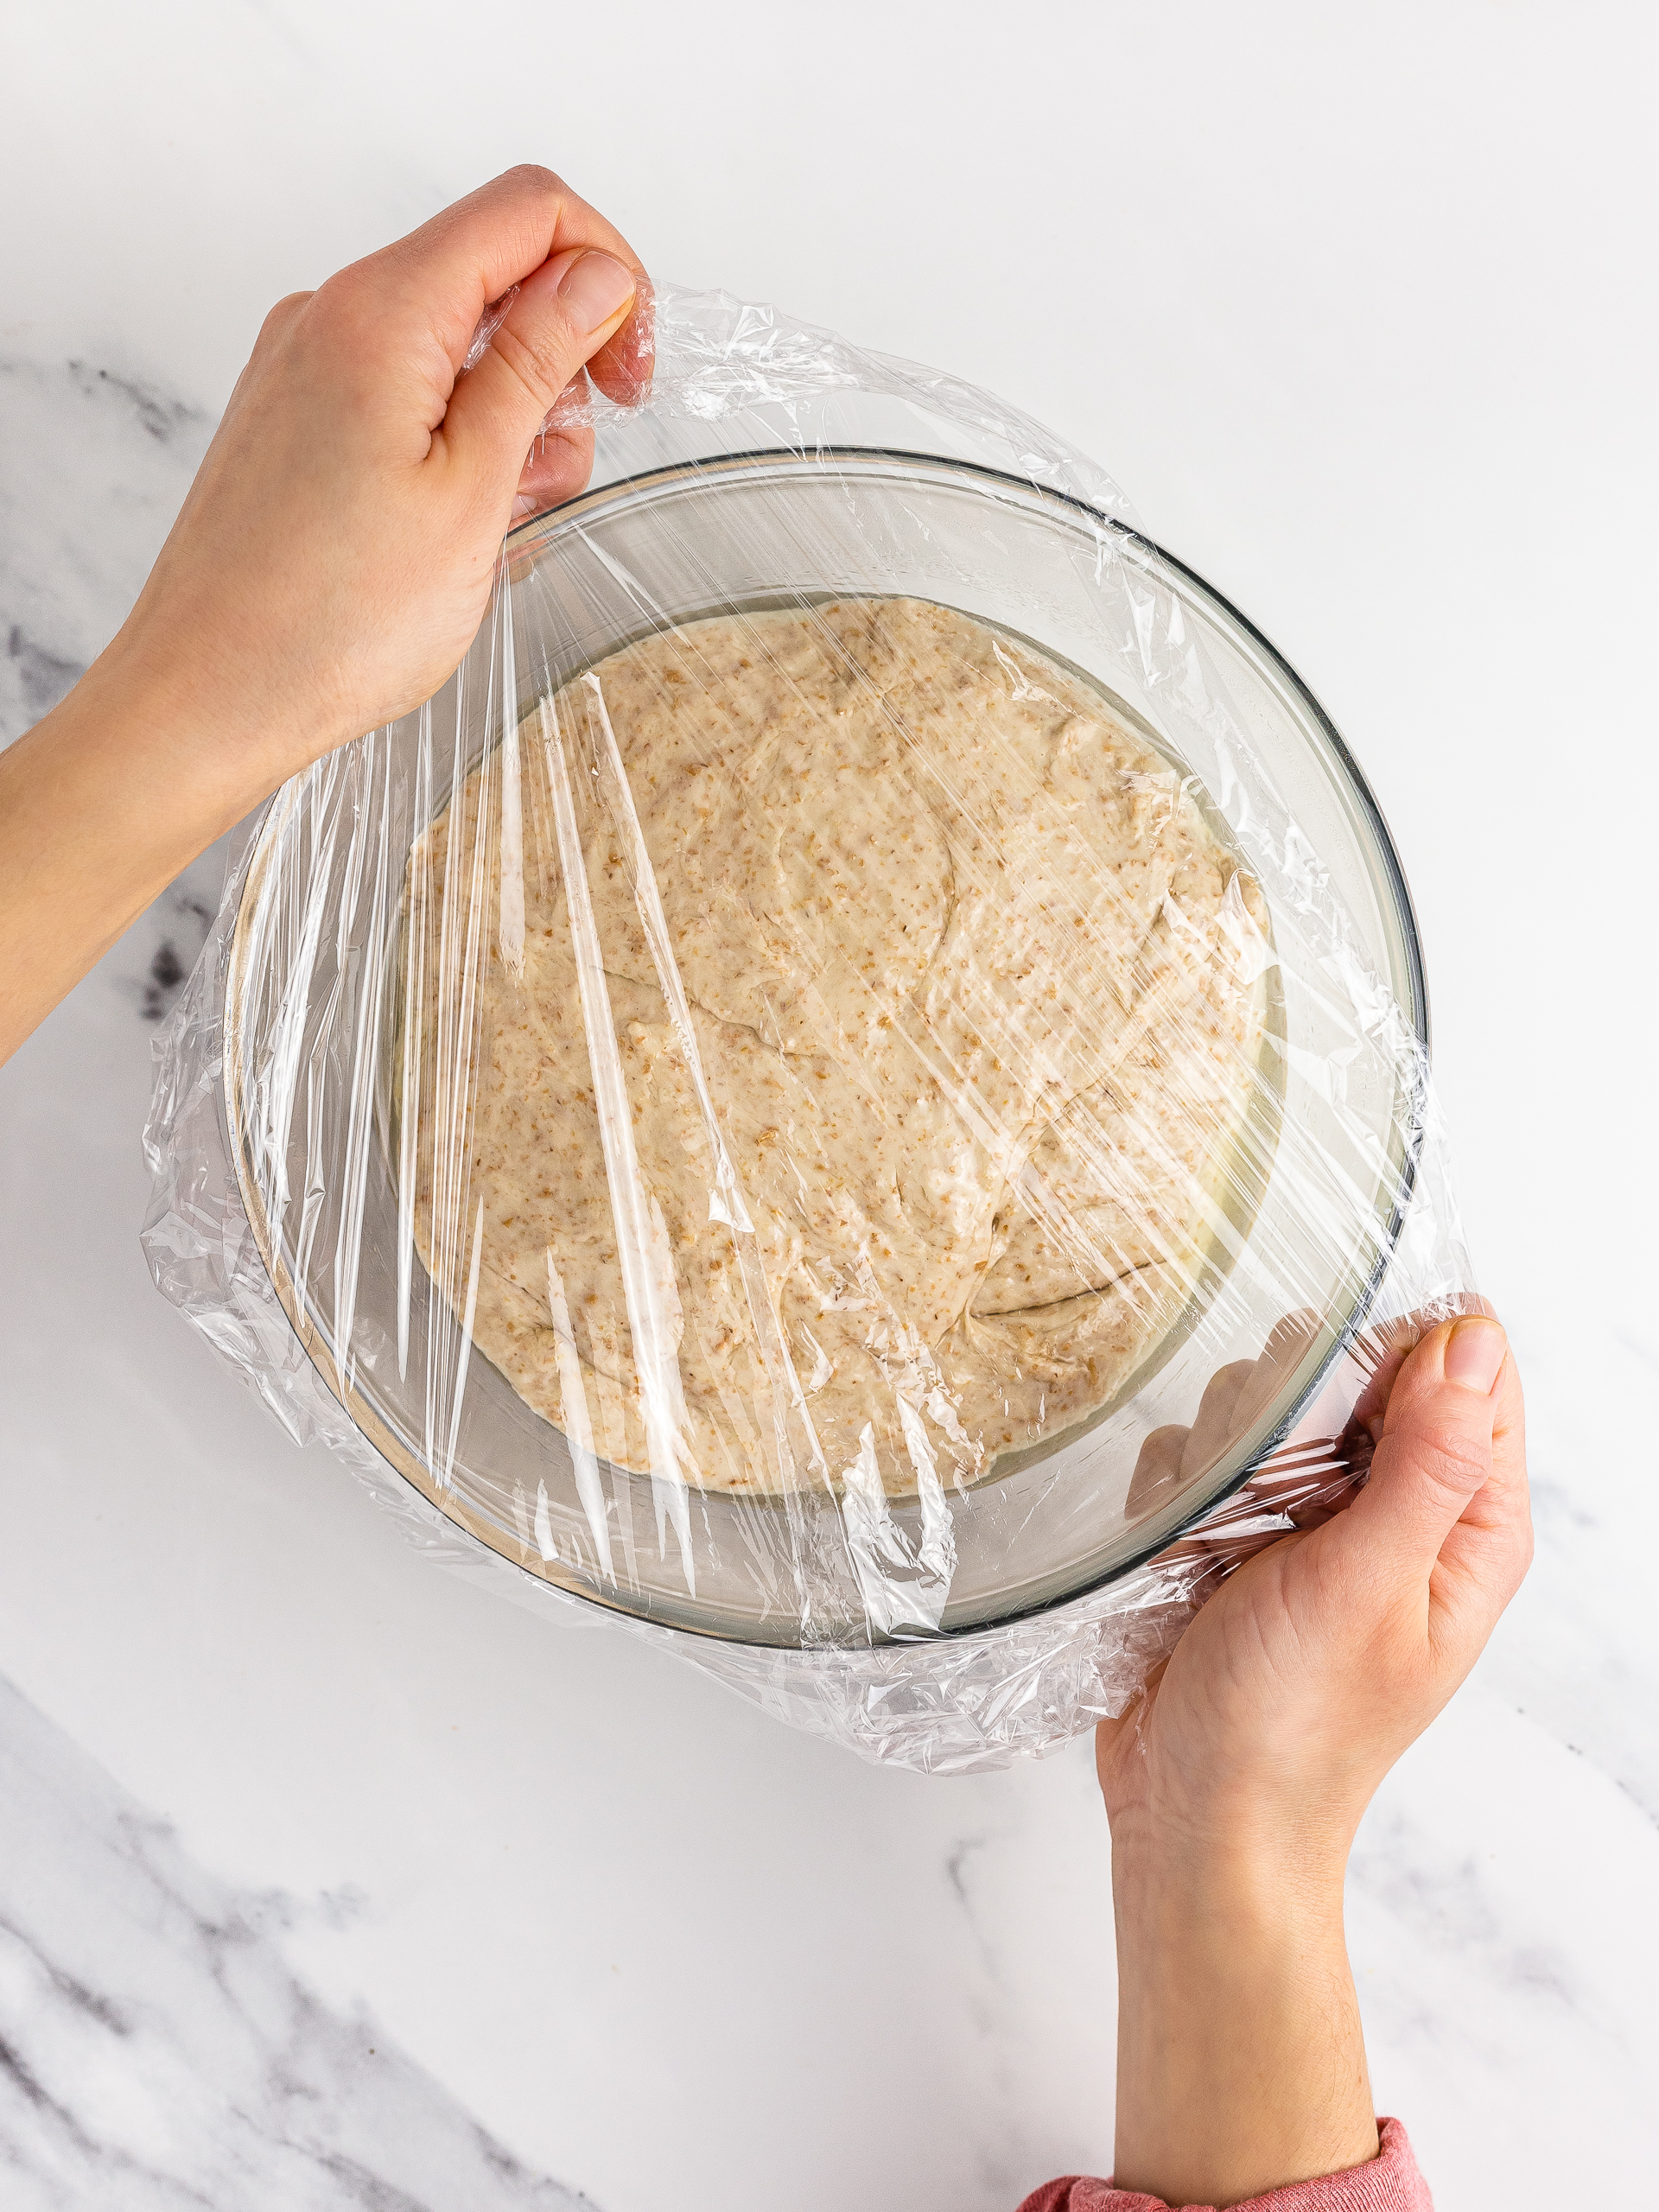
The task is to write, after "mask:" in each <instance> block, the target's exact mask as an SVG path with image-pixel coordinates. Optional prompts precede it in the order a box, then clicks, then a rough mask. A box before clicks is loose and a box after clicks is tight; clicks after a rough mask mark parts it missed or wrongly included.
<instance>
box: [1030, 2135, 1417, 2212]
mask: <svg viewBox="0 0 1659 2212" xmlns="http://www.w3.org/2000/svg"><path fill="white" fill-rule="evenodd" d="M1376 2125H1377V2133H1378V2134H1379V2135H1380V2136H1381V2138H1382V2144H1383V2147H1382V2149H1381V2150H1380V2151H1379V2152H1378V2153H1377V2155H1376V2158H1373V2159H1371V2160H1370V2163H1369V2164H1366V2165H1363V2166H1350V2167H1348V2168H1347V2169H1346V2171H1344V2172H1342V2173H1339V2174H1321V2175H1320V2177H1319V2179H1318V2180H1317V2181H1298V2182H1292V2183H1290V2185H1289V2187H1288V2188H1287V2189H1270V2190H1268V2193H1267V2195H1266V2196H1252V2197H1251V2198H1249V2201H1248V2202H1245V2203H1243V2204H1236V2205H1234V2206H1233V2207H1232V2212H1434V2200H1433V2197H1432V2196H1430V2195H1429V2193H1428V2183H1427V2182H1426V2181H1425V2180H1424V2179H1423V2177H1422V2176H1421V2174H1420V2173H1419V2172H1418V2171H1417V2161H1416V2159H1415V2158H1413V2157H1412V2155H1411V2144H1410V2142H1409V2141H1408V2138H1407V2135H1406V2131H1405V2129H1404V2128H1403V2127H1402V2126H1401V2125H1400V2123H1399V2121H1398V2120H1378V2122H1377V2124H1376ZM1020 2212H1169V2208H1168V2206H1167V2205H1166V2204H1165V2202H1163V2200H1162V2198H1161V2197H1157V2196H1143V2195H1142V2193H1141V2191H1140V2190H1138V2189H1114V2188H1113V2187H1112V2184H1111V2183H1110V2182H1109V2181H1090V2180H1089V2179H1088V2178H1087V2177H1086V2176H1084V2175H1080V2174H1071V2175H1068V2176H1066V2177H1065V2179H1064V2180H1061V2181H1051V2182H1049V2183H1046V2184H1045V2186H1044V2187H1043V2188H1041V2189H1039V2190H1033V2193H1032V2195H1031V2196H1028V2197H1027V2199H1026V2201H1025V2202H1024V2203H1023V2204H1022V2205H1021V2206H1020ZM1190 2212H1215V2207H1214V2206H1213V2205H1208V2204H1200V2205H1194V2206H1192V2207H1191V2208H1190Z"/></svg>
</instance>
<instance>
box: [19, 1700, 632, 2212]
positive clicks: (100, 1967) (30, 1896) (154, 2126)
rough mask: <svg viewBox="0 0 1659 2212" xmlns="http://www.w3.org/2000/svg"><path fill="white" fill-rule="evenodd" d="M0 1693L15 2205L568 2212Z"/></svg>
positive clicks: (271, 1914)
mask: <svg viewBox="0 0 1659 2212" xmlns="http://www.w3.org/2000/svg"><path fill="white" fill-rule="evenodd" d="M296 1910H297V1908H296V1906H295V1905H294V1904H292V1903H291V1902H290V1901H288V1900H285V1899H283V1898H282V1897H248V1896H242V1895H238V1893H237V1892H235V1891H232V1890H231V1889H229V1888H227V1887H226V1885H224V1884H223V1883H222V1882H220V1881H219V1880H217V1879H216V1878H214V1877H213V1876H211V1875H210V1874H208V1873H207V1872H204V1871H203V1870H202V1869H201V1868H200V1866H195V1865H194V1864H193V1863H192V1861H191V1860H190V1859H189V1858H188V1855H187V1854H186V1853H185V1852H184V1850H183V1849H182V1848H181V1846H180V1843H179V1841H178V1840H177V1838H176V1837H175V1835H174V1834H172V1832H171V1831H170V1830H169V1829H168V1827H167V1826H166V1825H165V1824H164V1823H163V1822H162V1821H158V1820H156V1818H154V1817H153V1816H152V1815H149V1813H147V1812H146V1811H145V1810H144V1809H143V1808H142V1807H141V1806H139V1805H137V1804H136V1803H135V1802H133V1800H132V1799H131V1798H130V1797H129V1796H127V1795H126V1793H125V1792H124V1790H122V1789H120V1788H119V1786H118V1784H117V1783H115V1782H113V1781H112V1780H111V1778H110V1777H109V1776H108V1775H106V1774H105V1772H104V1771H103V1770H102V1769H101V1768H99V1766H97V1765H96V1764H94V1763H93V1761H92V1760H91V1759H90V1758H87V1757H86V1754H85V1753H84V1752H82V1751H79V1749H78V1748H77V1747H76V1746H75V1745H73V1743H71V1742H70V1741H69V1740H68V1738H66V1737H65V1736H64V1735H63V1734H62V1733H61V1732H60V1731H59V1730H57V1729H56V1728H54V1726H52V1725H51V1723H50V1722H49V1721H48V1720H47V1719H44V1718H43V1716H42V1715H41V1713H38V1712H36V1711H35V1708H34V1707H32V1706H31V1705H29V1703H28V1702H27V1701H26V1700H24V1699H23V1698H22V1696H21V1695H20V1694H18V1693H17V1691H16V1690H15V1689H13V1688H11V1687H10V1684H6V1683H3V1682H0V2202H3V2203H4V2204H5V2205H6V2207H7V2208H8V2212H36V2208H39V2209H40V2212H45V2208H48V2207H51V2208H54V2212H60V2208H64V2209H66V2212H67V2208H73V2212H92V2208H101V2207H104V2206H106V2205H107V2206H109V2207H111V2208H112V2212H113V2208H119V2212H181V2208H183V2207H185V2206H189V2205H203V2206H211V2207H213V2212H243V2208H247V2212H254V2209H255V2208H257V2212H272V2209H273V2208H276V2207H278V2206H280V2207H281V2208H282V2212H346V2208H348V2207H359V2208H370V2209H371V2212H532V2208H533V2212H559V2209H560V2208H564V2212H576V2208H578V2207H581V2206H586V2205H588V2204H589V2202H590V2200H589V2199H588V2198H587V2197H585V2196H579V2195H577V2194H575V2192H573V2191H571V2190H568V2189H565V2188H563V2187H561V2186H560V2185H559V2184H558V2183H556V2182H553V2181H550V2180H547V2179H544V2178H542V2177H537V2175H535V2174H532V2173H531V2172H529V2171H527V2170H526V2169H525V2168H524V2166H523V2165H521V2164H519V2163H518V2161H517V2160H516V2159H515V2158H513V2157H512V2155H511V2153H510V2152H507V2151H506V2150H505V2149H504V2148H503V2147H502V2146H501V2145H500V2144H499V2143H497V2142H495V2141H494V2140H493V2139H492V2138H491V2137H490V2136H489V2135H487V2134H486V2133H485V2131H484V2130H483V2129H482V2128H481V2127H480V2126H478V2125H477V2124H476V2123H475V2122H474V2120H472V2119H471V2118H470V2117H469V2115H468V2114H467V2113H466V2112H465V2111H464V2110H463V2109H462V2108H461V2106H460V2105H458V2104H457V2103H456V2101H454V2098H453V2097H452V2096H450V2095H449V2094H448V2092H447V2091H446V2090H444V2089H443V2088H441V2087H440V2085H439V2084H438V2083H437V2082H434V2081H433V2080H432V2079H431V2078H430V2076H429V2075H426V2074H424V2073H423V2071H422V2070H421V2069H420V2068H419V2067H417V2066H416V2065H415V2064H414V2063H413V2062H412V2061H410V2059H409V2058H407V2057H406V2056H404V2054H403V2053H402V2052H400V2051H399V2050H397V2049H396V2048H395V2047H394V2046H393V2045H392V2044H391V2043H389V2042H388V2040H387V2038H386V2037H385V2033H384V2031H381V2030H380V2029H379V2028H378V2027H377V2025H376V2024H375V2022H374V2020H373V2019H372V2018H371V2017H370V2016H369V2015H368V2014H367V2013H366V2012H363V2013H357V2014H349V2015H348V2014H342V2013H340V2012H336V2011H334V2010H331V2009H330V2007H329V2006H327V2005H325V2004H323V2003H322V2002H321V2000H320V1999H318V1998H317V1997H316V1995H315V1993H313V1992H312V1991H310V1990H309V1989H308V1988H307V1987H306V1986H305V1984H304V1983H303V1982H302V1980H300V1979H299V1978H298V1977H297V1976H296V1974H294V1972H293V1971H292V1970H291V1968H290V1967H289V1965H288V1963H287V1961H286V1960H285V1959H284V1957H283V1948H282V1942H281V1938H282V1936H283V1929H284V1928H285V1927H286V1926H288V1925H289V1924H290V1923H291V1922H292V1921H293V1919H294V1917H295V1916H296Z"/></svg>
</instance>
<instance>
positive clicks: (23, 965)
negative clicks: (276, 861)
mask: <svg viewBox="0 0 1659 2212" xmlns="http://www.w3.org/2000/svg"><path fill="white" fill-rule="evenodd" d="M235 721H236V717H235V716H234V715H233V714H232V713H230V712H227V713H226V715H224V716H223V718H222V720H216V717H215V715H214V714H213V709H212V707H211V703H210V702H207V700H206V699H205V698H204V697H203V696H201V695H200V692H199V691H198V690H197V688H196V687H194V686H193V685H192V684H190V683H188V682H187V681H186V680H185V679H184V678H183V677H181V676H179V675H178V674H176V673H175V672H173V671H168V670H167V669H165V668H161V667H146V666H145V665H144V661H143V655H142V652H140V650H139V649H138V648H137V647H136V646H135V645H133V644H132V643H131V642H130V640H128V639H125V638H123V639H117V641H116V642H115V644H114V645H111V648H110V649H109V651H108V652H106V653H105V655H103V656H102V658H100V659H99V661H98V662H97V663H96V664H94V665H93V667H92V668H91V669H90V670H89V671H87V673H86V676H85V677H82V679H81V681H80V682H79V683H78V684H77V685H76V686H75V688H74V690H73V691H72V692H71V693H70V694H69V696H68V697H67V699H65V700H64V701H63V702H61V704H60V705H59V706H58V707H56V708H54V709H53V711H52V712H51V713H50V714H49V715H47V716H46V717H45V719H44V720H43V721H40V722H38V723H36V725H35V728H33V729H32V730H29V732H27V733H26V734H25V735H23V736H22V737H21V738H19V739H18V740H17V741H16V743H15V744H14V745H12V746H10V747H8V749H7V750H6V751H5V752H4V753H0V1061H3V1060H4V1059H5V1058H8V1057H9V1056H10V1053H11V1052H14V1051H15V1050H16V1047H17V1046H19V1045H20V1044H21V1043H22V1040H23V1039H24V1038H25V1037H27V1036H28V1035H29V1032H30V1031H31V1030H32V1029H33V1028H34V1027H35V1025H36V1024H37V1023H38V1022H39V1021H40V1020H41V1019H42V1018H43V1017H44V1016H45V1015H46V1014H48V1013H49V1012H50V1011H51V1009H52V1008H53V1007H54V1006H55V1005H56V1004H57V1003H58V1001H59V1000H60V999H61V998H63V997H64V996H65V995H67V993H68V992H69V991H70V990H72V989H73V987H74V985H75V984H76V983H77V982H79V980H80V978H81V977H82V976H84V975H85V974H86V971H87V969H90V968H91V967H92V965H93V963H95V962H96V961H97V960H98V959H99V957H101V956H102V955H103V954H104V953H105V951H107V950H108V949H109V947H110V946H111V944H114V942H115V940H116V939H117V938H118V937H119V936H120V935H121V933H122V931H124V929H126V928H127V927H128V925H130V923H131V922H132V921H133V920H134V919H135V918H136V917H137V915H138V914H140V913H142V912H143V909H144V908H145V907H146V906H148V905H149V903H150V901H151V900H152V899H155V898H156V896H157V895H158V893H161V892H162V890H164V889H165V888H166V887H167V885H168V884H169V883H170V882H171V881H172V880H173V879H174V877H175V876H176V875H177V874H178V873H179V871H180V869H181V868H184V867H185V866H186V865H187V864H188V862H189V861H192V860H194V858H195V856H196V855H197V854H198V853H200V851H202V850H203V849H204V848H205V847H206V846H207V845H210V844H211V843H212V842H213V839H214V838H215V837H217V836H219V834H220V832H221V831H223V830H225V829H228V828H229V827H230V825H231V824H232V823H234V822H237V821H238V820H239V819H240V818H241V817H242V816H243V815H244V814H245V813H246V812H247V811H248V810H249V809H250V808H251V807H252V806H253V805H255V804H257V802H258V800H259V799H260V798H263V797H264V796H265V794H266V793H267V792H268V791H270V789H271V788H273V786H274V782H275V780H276V779H277V775H278V773H279V771H278V770H277V768H276V767H275V766H273V765H272V760H271V756H270V753H268V752H267V751H266V750H265V748H264V747H260V746H258V745H257V743H254V742H251V741H250V734H249V733H247V732H245V731H244V730H241V729H239V728H236V727H235V726H234V725H235Z"/></svg>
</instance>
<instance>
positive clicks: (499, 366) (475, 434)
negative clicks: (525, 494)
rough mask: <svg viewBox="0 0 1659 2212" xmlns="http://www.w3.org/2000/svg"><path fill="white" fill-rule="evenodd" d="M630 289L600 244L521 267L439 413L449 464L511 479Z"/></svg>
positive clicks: (621, 310) (619, 316)
mask: <svg viewBox="0 0 1659 2212" xmlns="http://www.w3.org/2000/svg"><path fill="white" fill-rule="evenodd" d="M633 296H634V280H633V273H632V270H629V269H627V268H626V267H625V266H624V264H622V263H621V262H620V261H618V260H616V259H615V258H614V257H613V256H612V255H610V254H607V253H599V252H593V251H582V250H578V251H574V252H571V253H564V254H556V255H555V257H554V258H553V259H552V260H551V261H550V262H548V263H547V264H545V265H544V266H543V267H542V268H540V269H538V270H537V271H536V272H535V274H534V275H533V276H531V277H526V279H525V280H524V283H523V284H522V285H521V286H520V287H519V290H518V298H517V299H516V300H514V302H513V303H512V308H511V310H510V311H509V313H508V315H507V316H506V318H505V321H503V323H502V324H501V327H500V328H499V330H498V331H497V332H496V334H495V335H494V337H493V339H492V340H490V343H489V346H487V348H486V351H485V353H484V356H483V359H481V360H480V361H479V362H478V364H477V365H476V366H475V367H474V368H472V369H470V370H468V372H467V374H466V376H464V377H463V378H461V382H460V383H459V384H458V385H456V387H455V390H454V396H453V397H452V398H451V400H450V402H449V405H448V411H447V412H446V414H445V416H444V418H443V429H442V438H443V442H444V444H445V445H446V446H447V447H448V450H449V452H450V454H452V455H453V456H454V459H455V460H456V461H457V462H458V464H459V465H460V466H461V467H463V468H469V469H471V470H472V471H474V473H475V474H477V475H478V476H479V477H480V479H481V480H485V481H492V480H498V479H499V480H500V482H501V484H502V486H503V489H504V492H505V491H506V490H509V489H511V487H512V486H513V485H514V484H515V483H516V482H517V481H518V476H519V474H520V472H521V471H522V470H523V468H524V461H525V457H526V455H527V454H528V453H529V451H530V447H531V441H532V440H533V439H534V438H535V437H536V435H537V433H538V431H539V430H540V429H541V427H542V424H543V422H544V421H545V419H546V417H547V415H548V413H549V411H550V409H551V408H552V407H553V405H554V404H555V402H556V400H557V399H558V397H559V395H560V394H561V393H562V392H563V391H564V389H565V387H566V385H568V384H569V382H570V379H571V378H572V377H574V376H575V373H576V372H577V371H578V370H579V369H580V368H581V367H582V364H583V363H584V362H585V361H587V360H588V359H591V358H592V356H593V355H594V353H597V352H598V351H599V349H600V347H601V346H602V345H603V344H604V343H605V341H606V340H607V338H609V337H611V336H613V334H614V333H615V332H616V331H617V330H618V329H619V328H620V325H621V323H622V321H623V319H624V317H625V316H626V315H627V313H628V310H629V308H631V307H632V303H633Z"/></svg>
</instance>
